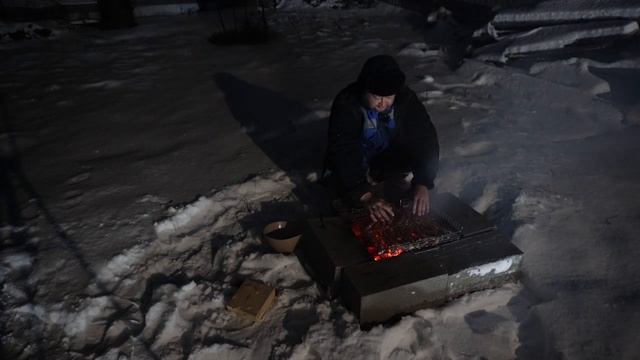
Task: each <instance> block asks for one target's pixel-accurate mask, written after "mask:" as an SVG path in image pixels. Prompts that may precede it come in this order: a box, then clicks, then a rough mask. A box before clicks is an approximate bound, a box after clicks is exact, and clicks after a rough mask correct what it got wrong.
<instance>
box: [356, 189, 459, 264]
mask: <svg viewBox="0 0 640 360" xmlns="http://www.w3.org/2000/svg"><path fill="white" fill-rule="evenodd" d="M394 214H395V216H394V218H393V220H392V221H391V222H390V223H387V224H384V223H381V222H373V221H372V220H371V219H370V217H369V214H368V212H367V211H366V210H363V209H359V210H356V211H354V212H353V213H352V223H351V230H352V231H353V234H354V235H355V237H356V238H357V239H358V240H359V241H360V242H361V243H362V244H363V245H364V246H365V248H366V249H367V252H368V253H369V254H370V255H371V256H372V257H373V259H374V260H375V261H380V260H383V259H387V258H391V257H395V256H398V255H400V254H402V253H405V252H411V251H417V250H426V249H430V248H434V247H437V246H440V245H443V244H446V243H450V242H453V241H456V240H459V239H460V238H461V237H462V226H461V225H459V224H458V223H456V222H455V221H454V220H453V219H451V218H450V217H449V216H448V215H446V214H444V213H442V212H435V211H432V212H430V213H429V214H428V215H425V216H417V215H414V214H412V212H411V203H410V202H407V201H402V202H400V203H399V205H397V206H394Z"/></svg>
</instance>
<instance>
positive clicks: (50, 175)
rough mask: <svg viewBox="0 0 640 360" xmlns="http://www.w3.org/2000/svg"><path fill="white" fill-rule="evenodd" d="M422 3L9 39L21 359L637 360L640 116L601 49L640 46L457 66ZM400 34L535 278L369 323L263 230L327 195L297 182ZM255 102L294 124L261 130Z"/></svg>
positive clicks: (478, 184)
mask: <svg viewBox="0 0 640 360" xmlns="http://www.w3.org/2000/svg"><path fill="white" fill-rule="evenodd" d="M289 3H290V4H291V5H295V1H293V0H291V1H290V2H289ZM282 4H283V6H284V3H282ZM410 16H415V15H409V14H408V13H404V12H400V11H397V10H394V11H387V8H386V7H381V8H378V9H372V10H358V11H334V10H333V9H328V8H323V9H321V10H315V11H311V10H305V11H303V12H282V13H281V15H280V16H278V17H274V18H272V20H271V21H272V26H273V27H274V29H276V30H277V31H278V32H279V33H280V34H281V37H280V38H279V39H277V40H274V42H272V43H270V44H268V45H260V46H238V47H229V48H224V49H221V48H217V47H214V46H212V45H210V44H209V43H207V41H206V38H207V37H208V35H210V33H211V32H212V31H214V26H213V25H211V24H215V21H216V20H215V14H206V13H203V14H197V15H192V16H184V17H171V18H162V17H159V18H146V19H141V21H140V25H139V26H138V27H136V28H134V29H129V30H122V31H110V32H100V31H98V30H92V29H87V30H85V31H83V32H69V33H60V35H59V36H57V37H55V38H52V39H36V40H32V41H29V42H7V43H3V44H2V47H3V50H8V51H10V52H11V56H10V57H3V58H0V63H1V64H2V67H1V69H2V70H1V71H2V76H3V82H2V83H0V91H1V92H2V93H3V94H4V95H3V101H4V104H5V105H6V107H7V112H6V113H7V114H8V119H9V120H10V121H11V125H12V126H13V127H14V129H13V131H11V132H5V133H3V134H2V137H1V139H3V141H4V140H9V139H12V138H13V139H16V140H17V141H16V143H15V144H17V147H18V148H17V150H19V151H20V154H21V160H22V162H23V167H22V168H10V169H8V170H9V171H10V172H11V179H12V182H11V184H12V185H13V189H14V190H15V192H16V194H19V196H18V198H19V199H20V207H21V217H22V219H23V220H24V221H25V223H26V224H27V225H26V226H25V227H24V228H20V230H19V231H18V230H17V229H18V228H17V227H16V228H11V231H6V232H5V231H3V238H2V239H3V249H2V252H1V253H0V256H1V259H2V260H1V261H0V282H2V289H3V292H2V297H1V300H2V306H3V312H2V314H0V320H1V323H2V324H3V325H2V327H0V330H1V331H2V334H1V336H2V344H3V351H4V352H5V354H7V355H8V358H16V359H27V358H34V357H38V356H43V355H44V354H46V355H47V356H48V357H51V358H70V359H84V358H100V359H119V358H130V359H154V358H167V359H172V358H190V359H204V358H212V357H215V358H220V359H225V358H226V359H245V358H274V359H289V358H293V359H308V358H328V359H332V358H335V359H344V358H354V359H371V358H389V359H405V358H461V359H473V358H488V359H512V358H516V357H517V358H522V359H541V358H570V359H572V358H575V359H582V358H602V359H604V358H622V359H624V358H633V357H634V356H635V355H636V354H637V353H638V350H639V349H638V345H637V344H638V343H639V342H638V341H637V338H636V337H637V335H636V334H637V333H638V325H637V324H638V323H639V322H638V321H637V320H638V314H639V313H640V312H639V305H640V304H639V302H640V300H639V299H638V296H637V289H638V288H639V287H640V283H639V281H638V280H637V279H636V277H634V276H629V274H635V273H636V272H638V270H640V269H639V266H640V265H638V262H637V261H636V259H637V256H638V255H640V251H639V250H640V249H639V247H638V245H637V241H636V240H637V238H638V235H640V229H638V219H639V216H640V208H639V207H638V206H639V204H640V198H638V196H640V195H638V194H640V185H639V184H640V170H639V169H638V167H637V166H633V164H636V163H638V162H639V161H640V159H639V158H638V156H639V155H638V154H640V148H639V145H638V142H637V138H638V136H639V135H640V132H639V130H638V127H637V126H634V125H632V124H633V121H623V120H624V119H625V117H626V118H628V117H629V116H632V115H630V114H632V113H630V112H627V110H626V109H621V107H620V106H619V104H617V103H616V102H615V99H613V100H609V101H603V100H602V99H601V98H600V96H602V95H604V94H605V93H604V91H606V86H605V84H609V88H610V89H612V91H613V89H614V88H615V87H614V85H613V84H611V83H609V82H608V81H607V80H606V79H601V81H598V80H597V79H595V78H594V76H595V75H594V73H595V72H594V73H592V72H591V71H584V69H586V70H589V68H588V67H587V68H585V67H584V66H583V65H582V64H590V65H592V64H596V62H597V63H598V64H600V66H601V67H608V66H613V67H616V68H618V67H619V68H624V69H625V70H626V71H633V70H634V69H637V68H638V66H637V59H638V58H637V57H635V58H626V59H616V61H613V62H603V61H602V60H597V61H596V60H593V59H576V60H574V61H573V62H571V61H568V62H564V63H562V64H561V65H559V64H557V63H556V62H555V61H546V62H545V63H544V64H538V65H536V64H533V65H532V66H531V67H530V68H531V69H533V70H531V71H530V72H528V71H527V72H523V71H520V70H515V69H511V68H509V67H495V66H492V65H489V64H485V63H482V62H479V61H476V60H466V61H465V62H464V63H463V65H462V66H461V67H460V68H459V69H456V70H455V71H452V70H451V69H450V68H449V67H448V66H447V65H446V64H445V61H444V59H443V56H444V54H440V53H436V52H431V51H432V50H433V49H436V48H437V47H435V46H434V47H431V46H430V45H429V44H428V43H425V34H424V33H423V30H422V29H416V28H415V27H413V26H412V25H410V21H408V20H407V17H410ZM417 20H420V21H422V20H423V19H412V21H417ZM407 44H409V45H407ZM423 44H424V45H423ZM402 51H405V55H401V54H400V53H401V52H402ZM381 52H382V53H390V54H394V55H398V56H397V58H398V60H399V62H400V63H401V66H402V67H403V68H404V69H405V70H406V72H407V79H408V85H409V86H411V87H412V88H413V89H414V90H416V92H417V93H418V94H419V96H420V97H421V100H422V101H423V102H424V104H425V105H426V106H427V108H428V110H429V113H430V115H431V117H432V119H433V121H434V124H435V126H436V127H437V128H438V132H439V136H440V142H441V148H442V149H441V156H442V163H441V169H440V173H439V176H438V178H437V179H436V189H437V191H450V192H453V193H455V194H456V195H458V196H460V197H461V198H462V199H463V200H464V201H466V202H467V203H469V204H472V205H473V206H474V207H475V208H476V210H478V211H481V212H482V213H483V214H484V215H485V216H487V217H488V218H489V219H491V220H493V221H495V222H496V223H497V225H498V228H499V230H500V231H501V232H503V234H504V235H505V236H507V237H508V238H510V239H511V240H512V241H513V242H514V243H515V244H516V245H517V246H518V247H520V248H521V249H522V250H523V251H524V258H523V269H522V271H523V277H522V281H521V282H517V283H514V284H508V285H506V286H503V287H500V288H497V289H492V290H487V291H481V292H476V293H472V294H469V295H466V296H463V297H461V298H459V299H454V300H453V301H451V302H450V303H448V304H446V305H445V306H443V307H441V308H437V309H425V310H420V311H417V312H415V313H413V314H408V315H406V316H405V317H403V318H402V319H401V320H399V321H398V322H395V323H391V324H385V325H379V326H375V327H373V328H372V329H368V330H363V329H360V328H359V325H358V322H357V319H356V318H355V317H354V315H353V314H352V313H350V312H349V311H347V310H346V309H345V308H344V307H343V306H342V305H341V304H340V303H339V302H338V301H329V300H327V299H326V298H325V297H324V296H323V295H322V293H321V291H320V289H318V288H317V286H316V285H315V283H314V282H313V281H312V279H311V278H310V277H309V276H308V275H307V274H306V272H305V271H304V270H303V268H302V266H301V264H300V263H299V262H298V260H297V258H296V257H295V256H294V255H283V254H275V253H273V252H272V251H271V250H270V249H269V247H268V246H266V245H265V244H264V243H263V242H262V239H261V235H260V233H261V229H262V226H264V225H265V224H266V223H268V222H269V221H273V220H277V219H280V218H290V217H297V216H310V214H313V213H314V212H315V211H316V209H314V208H313V206H309V204H308V203H307V204H300V201H298V199H300V198H305V197H307V196H308V197H310V198H313V195H314V192H316V191H317V190H318V189H317V186H316V185H315V183H314V181H315V180H316V179H317V174H318V172H319V171H320V167H321V166H320V165H321V160H322V152H323V149H324V143H323V142H324V134H325V132H326V117H327V115H328V111H329V108H330V104H331V101H332V98H333V96H334V95H335V93H336V92H337V91H339V90H340V89H341V88H342V87H343V86H344V85H345V83H346V82H348V81H350V80H353V79H355V77H356V75H357V71H358V70H359V68H360V66H361V64H362V63H363V62H364V60H365V59H366V58H367V57H368V56H371V55H374V54H378V53H381ZM615 64H618V65H619V66H618V65H615ZM562 69H571V71H564V70H562ZM221 74H222V76H221ZM598 84H600V85H598ZM54 85H55V86H54ZM87 85H90V86H88V87H87ZM630 86H633V85H630ZM594 89H595V90H594ZM595 94H597V95H598V97H596V96H594V95H595ZM623 112H624V113H623ZM264 114H280V115H281V116H279V117H266V116H262V117H261V116H260V115H264ZM2 116H3V121H4V122H5V124H6V122H7V118H4V116H5V114H4V113H3V115H2ZM256 119H261V120H263V121H268V120H271V121H273V123H269V124H268V125H272V126H274V127H278V126H281V127H283V129H280V128H277V129H275V130H282V131H281V132H277V133H276V134H277V135H278V136H276V137H273V138H270V139H268V140H264V138H262V137H260V136H259V135H261V134H259V132H260V129H263V128H264V127H263V128H261V127H260V126H258V125H266V124H261V123H256ZM248 128H251V129H255V131H254V132H247V131H243V129H248ZM267 128H268V127H267ZM3 131H4V130H3ZM256 131H257V132H258V134H256ZM9 145H11V144H8V145H7V146H8V149H9V150H11V146H9ZM291 149H295V151H293V152H292V151H291ZM6 153H7V154H9V153H11V152H6ZM25 179H26V180H28V181H29V183H26V182H25ZM29 199H31V200H29ZM305 205H306V206H305ZM14 230H15V231H14ZM13 233H19V234H21V235H23V236H24V237H26V239H25V238H17V239H18V240H15V239H13V238H11V236H12V235H11V234H13ZM504 266H506V263H499V264H491V266H487V267H480V268H479V269H477V271H478V272H479V273H484V272H486V271H499V270H502V269H503V268H504ZM246 278H253V279H258V280H262V281H265V282H268V283H269V284H271V285H272V286H274V287H276V289H277V290H278V297H277V301H276V303H275V305H274V307H273V308H272V309H271V310H270V311H269V313H268V314H267V317H266V318H265V320H264V321H263V322H261V323H257V324H252V323H250V322H247V321H246V320H243V319H241V318H238V317H236V316H234V315H233V314H232V313H230V312H228V311H227V310H226V309H225V304H226V302H227V301H228V300H229V298H230V297H231V296H232V294H233V292H234V291H235V290H236V289H237V288H238V286H239V285H240V284H241V282H242V281H243V280H244V279H246ZM3 355H4V354H3Z"/></svg>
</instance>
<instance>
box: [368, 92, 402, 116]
mask: <svg viewBox="0 0 640 360" xmlns="http://www.w3.org/2000/svg"><path fill="white" fill-rule="evenodd" d="M365 97H366V98H367V104H368V105H369V108H370V109H373V110H375V111H377V112H383V111H387V110H389V109H390V108H391V105H393V101H394V100H395V99H396V95H395V94H394V95H389V96H380V95H375V94H372V93H370V92H367V93H366V95H365Z"/></svg>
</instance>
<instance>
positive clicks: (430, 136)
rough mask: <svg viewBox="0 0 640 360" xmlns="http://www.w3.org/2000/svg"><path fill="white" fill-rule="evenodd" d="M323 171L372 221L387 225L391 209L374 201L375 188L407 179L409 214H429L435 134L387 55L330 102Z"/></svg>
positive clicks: (378, 199) (370, 64) (372, 62)
mask: <svg viewBox="0 0 640 360" xmlns="http://www.w3.org/2000/svg"><path fill="white" fill-rule="evenodd" d="M327 161H328V162H327V166H328V169H329V170H330V171H331V173H332V174H333V175H335V178H336V180H337V186H338V192H339V194H340V195H341V197H343V198H344V199H345V200H346V201H347V202H348V203H349V204H350V205H351V206H354V207H360V206H364V207H365V208H367V209H368V211H369V214H370V215H371V218H372V220H373V221H390V220H391V218H392V217H393V216H394V213H393V207H392V206H391V204H390V203H389V202H388V201H387V200H385V199H384V198H383V197H382V196H376V195H375V194H374V189H373V186H372V184H371V183H370V181H368V178H370V179H372V180H373V181H376V182H380V181H385V180H390V179H393V178H394V177H395V178H396V179H397V178H398V177H403V178H404V175H406V173H408V172H411V173H413V179H412V181H411V185H412V197H413V204H412V206H413V208H412V210H413V213H414V214H417V215H424V214H425V213H427V212H429V190H430V189H432V188H433V181H434V179H435V177H436V173H437V171H438V161H439V145H438V136H437V134H436V130H435V128H434V126H433V124H432V123H431V120H430V118H429V115H428V114H427V111H426V109H425V108H424V106H423V105H422V103H421V102H420V101H419V100H418V97H417V96H416V94H415V93H414V92H413V91H412V90H411V89H409V88H408V87H407V86H405V75H404V73H403V72H402V70H401V69H400V67H399V65H398V63H397V62H396V61H395V60H394V59H393V58H392V57H391V56H388V55H378V56H374V57H372V58H369V59H368V60H367V61H366V62H365V64H364V66H363V67H362V71H361V72H360V75H359V76H358V79H357V81H356V82H354V83H351V84H349V85H348V86H347V87H346V88H344V89H343V90H342V91H340V93H338V95H337V96H336V98H335V100H334V102H333V106H332V108H331V117H330V120H329V143H328V153H327Z"/></svg>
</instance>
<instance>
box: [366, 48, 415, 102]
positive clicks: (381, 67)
mask: <svg viewBox="0 0 640 360" xmlns="http://www.w3.org/2000/svg"><path fill="white" fill-rule="evenodd" d="M404 80H405V76H404V73H403V72H402V70H400V66H399V65H398V63H397V62H396V61H395V60H394V59H393V57H391V56H389V55H377V56H374V57H371V58H369V59H368V60H367V61H366V62H365V63H364V66H362V71H360V75H359V76H358V84H359V85H360V87H361V89H362V90H363V91H365V92H370V93H372V94H374V95H379V96H389V95H393V94H397V93H398V92H399V91H400V90H401V89H402V87H403V86H404Z"/></svg>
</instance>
